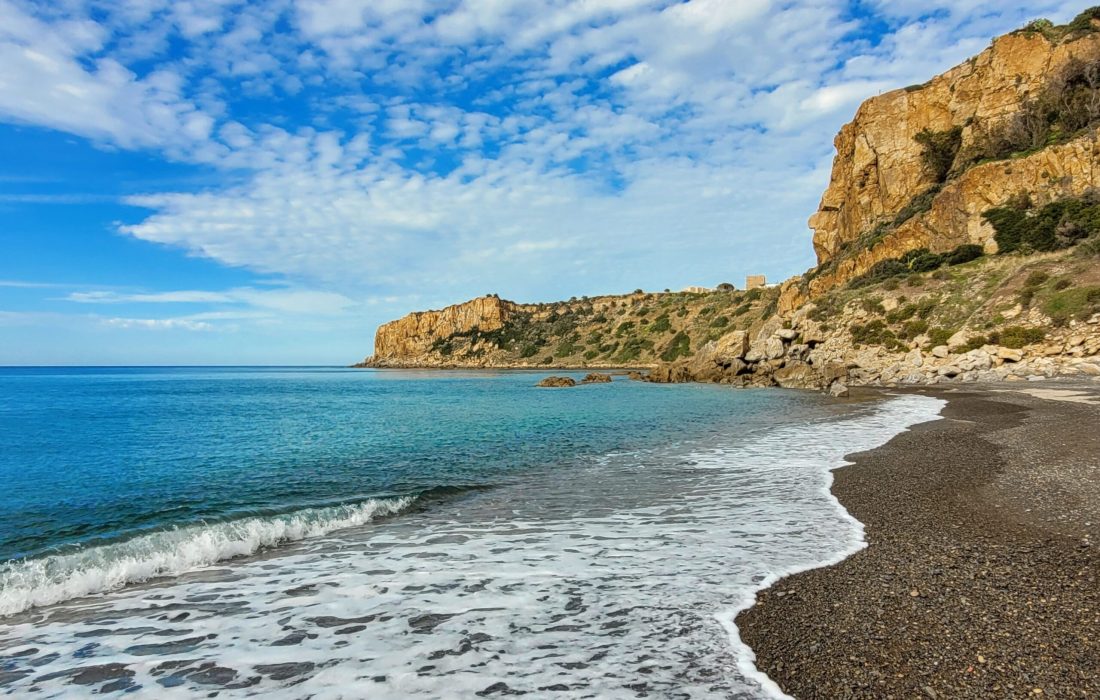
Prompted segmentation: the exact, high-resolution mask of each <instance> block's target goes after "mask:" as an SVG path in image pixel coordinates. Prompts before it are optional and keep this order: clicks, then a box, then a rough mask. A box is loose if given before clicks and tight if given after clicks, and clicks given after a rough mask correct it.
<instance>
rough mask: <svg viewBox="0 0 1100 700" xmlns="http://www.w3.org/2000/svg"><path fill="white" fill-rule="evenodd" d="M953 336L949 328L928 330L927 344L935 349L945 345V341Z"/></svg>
mask: <svg viewBox="0 0 1100 700" xmlns="http://www.w3.org/2000/svg"><path fill="white" fill-rule="evenodd" d="M953 335H955V331H954V330H952V329H950V328H929V329H928V342H929V343H930V344H931V345H932V347H936V346H937V345H947V341H948V340H949V339H950V338H951V336H953Z"/></svg>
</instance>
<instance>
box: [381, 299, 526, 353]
mask: <svg viewBox="0 0 1100 700" xmlns="http://www.w3.org/2000/svg"><path fill="white" fill-rule="evenodd" d="M520 308H521V307H520V306H519V305H518V304H514V303H512V302H510V301H505V300H503V299H499V298H497V297H494V296H484V297H479V298H477V299H473V300H471V301H467V302H464V303H462V304H455V305H453V306H448V307H447V308H445V309H441V310H439V311H417V312H414V313H411V314H409V315H408V316H405V317H404V318H401V319H398V320H396V321H390V322H389V323H386V324H384V325H382V326H380V327H379V328H378V332H377V333H376V334H375V336H374V357H373V358H372V362H374V363H383V362H385V361H387V360H395V359H401V360H403V361H410V360H415V359H416V358H420V357H425V356H427V355H429V354H430V351H431V349H432V344H433V343H435V342H436V341H437V340H442V339H446V338H449V337H451V336H453V335H456V334H461V333H468V332H470V331H471V330H473V329H475V328H477V329H480V330H482V331H494V330H497V329H498V328H500V327H501V326H503V325H504V324H505V322H506V321H507V320H508V319H509V318H510V317H511V316H512V315H514V314H515V313H516V312H517V311H519V310H520Z"/></svg>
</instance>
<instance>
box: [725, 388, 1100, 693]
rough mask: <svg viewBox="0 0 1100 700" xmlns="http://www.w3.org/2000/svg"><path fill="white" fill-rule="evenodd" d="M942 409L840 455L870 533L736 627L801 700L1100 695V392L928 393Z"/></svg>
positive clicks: (853, 502) (849, 503)
mask: <svg viewBox="0 0 1100 700" xmlns="http://www.w3.org/2000/svg"><path fill="white" fill-rule="evenodd" d="M924 391H926V392H927V393H929V394H932V395H936V396H939V397H941V398H944V399H946V400H947V401H948V402H949V403H948V405H947V406H946V408H945V409H944V410H943V413H942V419H941V420H938V421H934V422H931V423H926V424H924V425H920V426H916V427H915V428H914V429H912V430H910V431H907V432H905V433H903V434H901V435H899V436H897V437H896V438H894V439H893V440H891V441H890V442H889V443H888V444H886V445H884V446H883V447H881V448H878V449H875V450H872V451H869V452H864V453H859V454H855V455H851V456H850V457H849V459H850V460H851V461H853V462H854V465H853V466H849V467H845V468H843V469H840V470H838V471H837V472H836V473H835V477H836V479H835V483H834V486H833V492H834V494H835V495H836V496H837V498H839V499H840V501H841V503H843V504H844V506H845V507H847V509H848V510H849V511H850V512H851V513H852V515H853V516H855V517H856V518H858V519H859V520H860V521H861V522H863V523H864V524H865V526H866V537H867V541H868V543H869V546H868V547H867V548H866V549H864V550H863V551H861V552H859V553H858V554H856V555H854V556H852V557H850V558H848V559H847V560H845V561H844V562H842V563H840V564H838V565H836V566H833V567H829V568H825V569H816V570H812V571H808V572H805V573H802V574H798V575H796V576H792V577H790V578H787V579H783V580H781V581H779V582H778V583H777V584H776V585H775V586H773V587H772V588H771V589H769V590H767V591H765V592H763V593H761V595H760V596H759V600H758V603H757V605H756V606H754V607H753V608H751V609H749V610H747V611H746V612H744V613H742V614H741V615H740V616H739V617H738V619H737V624H738V626H739V628H740V630H741V635H742V637H743V639H744V640H745V641H746V643H748V644H749V645H750V646H751V647H752V648H753V649H754V650H755V652H756V654H757V657H758V661H757V664H758V666H759V668H760V669H761V670H762V671H764V672H765V673H767V674H768V675H769V676H771V677H772V678H773V679H775V681H776V682H777V683H779V685H780V687H782V688H783V689H784V690H785V691H786V692H788V693H790V694H791V695H793V696H795V697H798V698H915V697H925V698H1012V697H1058V698H1096V697H1100V552H1098V551H1097V547H1096V544H1097V542H1098V541H1100V385H1097V384H1095V383H1089V382H1082V383H1073V384H1067V383H1064V382H1039V383H1028V384H1004V385H998V386H990V387H983V388H957V389H943V390H938V389H926V390H924Z"/></svg>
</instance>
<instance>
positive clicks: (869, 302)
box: [859, 298, 886, 315]
mask: <svg viewBox="0 0 1100 700" xmlns="http://www.w3.org/2000/svg"><path fill="white" fill-rule="evenodd" d="M859 305H860V306H861V307H862V308H863V310H864V311H866V312H867V313H869V314H880V315H881V314H884V313H886V309H885V308H883V306H882V300H881V299H876V298H864V299H860V302H859Z"/></svg>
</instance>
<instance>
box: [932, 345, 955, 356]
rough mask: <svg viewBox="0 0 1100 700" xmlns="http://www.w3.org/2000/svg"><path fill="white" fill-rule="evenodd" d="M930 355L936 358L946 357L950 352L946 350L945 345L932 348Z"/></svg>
mask: <svg viewBox="0 0 1100 700" xmlns="http://www.w3.org/2000/svg"><path fill="white" fill-rule="evenodd" d="M932 354H933V355H935V356H936V357H947V356H948V355H950V354H951V351H950V350H949V349H948V348H947V346H946V345H937V346H936V347H934V348H932Z"/></svg>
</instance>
